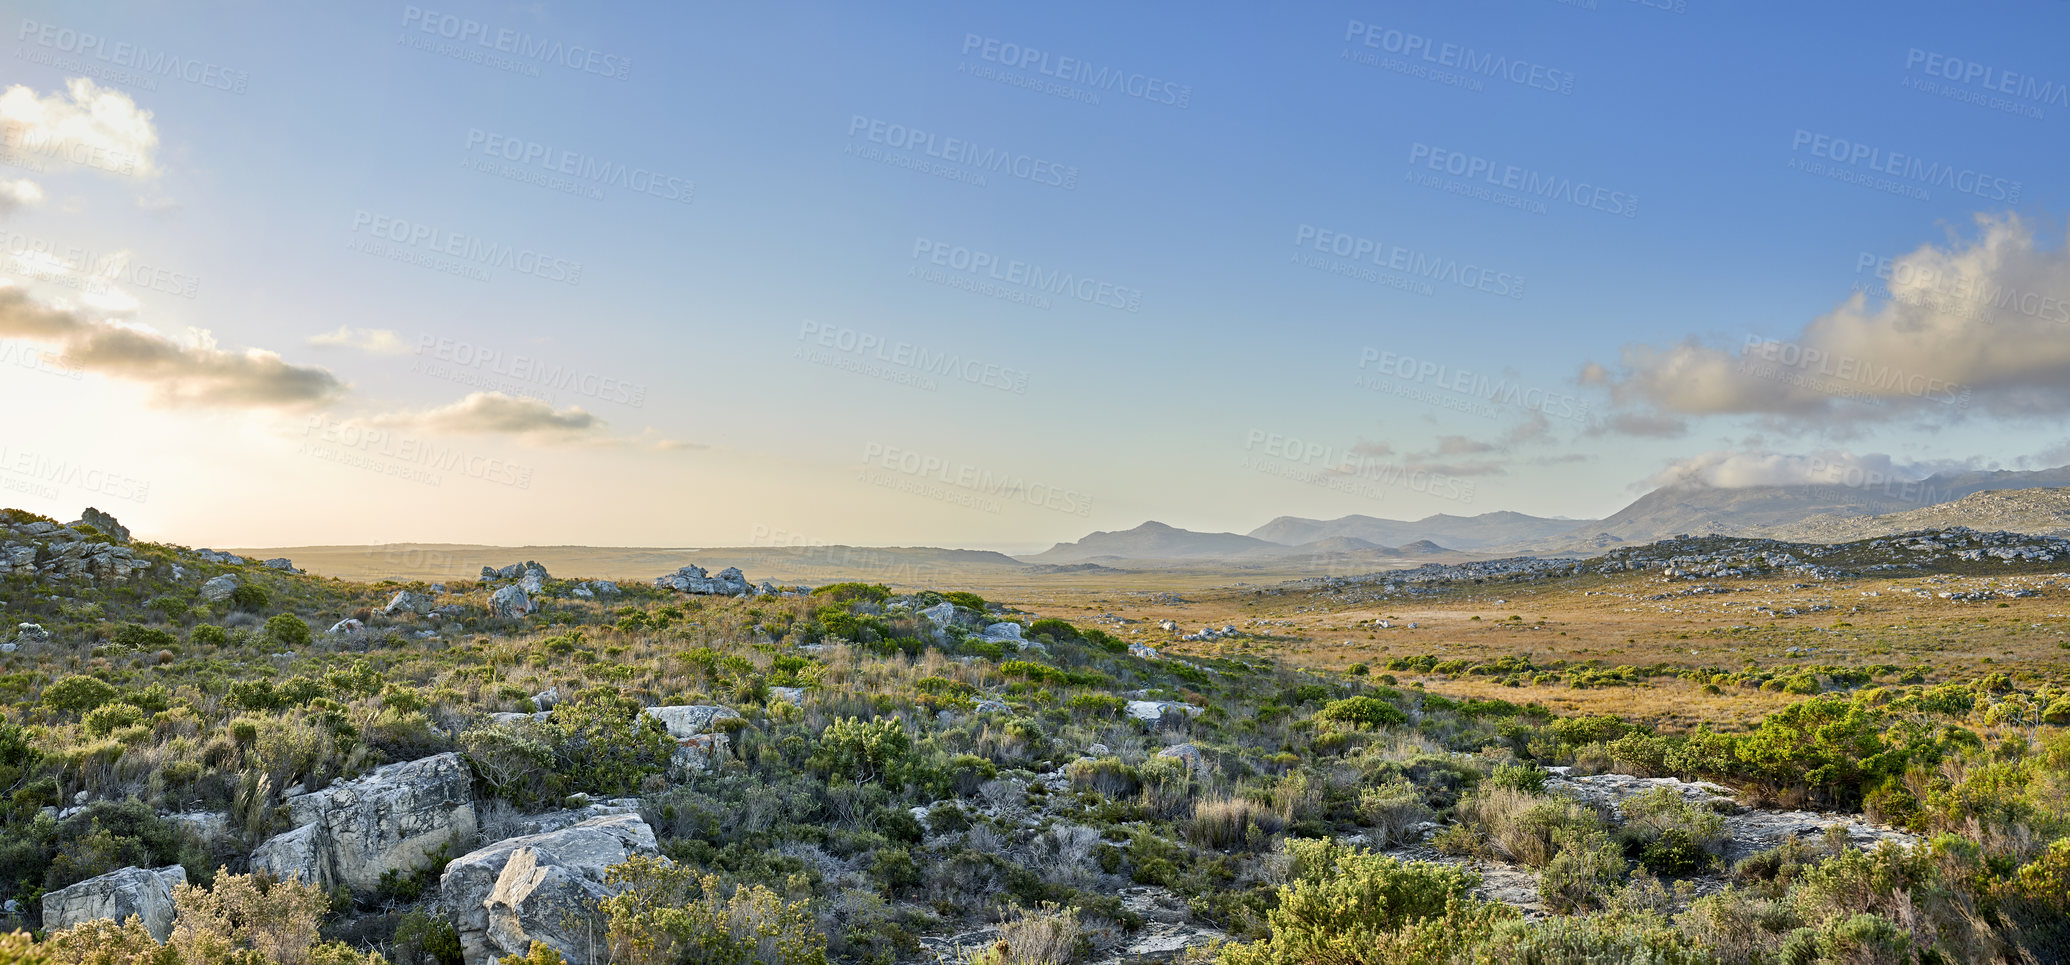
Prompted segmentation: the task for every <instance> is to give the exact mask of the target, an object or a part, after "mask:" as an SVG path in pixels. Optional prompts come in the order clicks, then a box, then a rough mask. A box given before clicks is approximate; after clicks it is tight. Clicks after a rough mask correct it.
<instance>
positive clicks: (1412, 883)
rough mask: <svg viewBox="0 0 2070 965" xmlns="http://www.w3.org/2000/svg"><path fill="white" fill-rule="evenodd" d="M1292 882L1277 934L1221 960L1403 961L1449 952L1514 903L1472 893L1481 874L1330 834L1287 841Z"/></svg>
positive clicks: (1300, 964) (1370, 964) (1281, 903)
mask: <svg viewBox="0 0 2070 965" xmlns="http://www.w3.org/2000/svg"><path fill="white" fill-rule="evenodd" d="M1287 852H1288V855H1289V857H1290V858H1291V862H1290V868H1289V872H1288V878H1289V883H1288V884H1287V885H1285V886H1283V887H1281V888H1280V889H1279V900H1278V902H1277V904H1276V905H1275V907H1273V908H1272V909H1271V910H1270V911H1269V912H1267V913H1266V916H1265V922H1266V926H1267V928H1268V929H1270V937H1268V938H1267V939H1266V940H1264V941H1262V942H1256V943H1253V944H1250V945H1234V946H1229V947H1228V948H1226V949H1224V951H1223V952H1222V955H1221V957H1220V958H1219V959H1218V962H1219V965H1311V963H1320V962H1326V963H1332V965H1394V963H1398V962H1424V961H1443V960H1447V959H1446V958H1442V957H1440V955H1441V954H1442V953H1444V952H1446V951H1454V952H1456V951H1461V950H1465V949H1470V948H1471V947H1472V944H1473V943H1474V942H1475V941H1477V940H1478V939H1480V938H1481V937H1483V936H1485V935H1486V934H1488V933H1489V932H1490V931H1491V930H1492V928H1493V926H1494V925H1495V923H1496V922H1498V921H1500V920H1502V919H1504V918H1506V917H1509V916H1511V915H1513V914H1514V912H1511V911H1509V910H1508V909H1505V908H1501V907H1499V906H1494V905H1490V904H1488V903H1485V902H1479V901H1475V900H1473V899H1472V898H1471V897H1469V896H1470V894H1471V892H1472V890H1473V888H1474V886H1475V885H1477V884H1479V883H1480V876H1479V875H1477V874H1475V873H1474V872H1472V871H1470V870H1467V869H1465V868H1461V867H1458V866H1456V865H1449V864H1442V863H1438V862H1430V861H1403V860H1401V859H1399V858H1392V857H1386V856H1383V855H1377V854H1374V853H1372V852H1370V851H1366V850H1363V849H1354V848H1348V847H1345V846H1343V845H1340V844H1337V843H1336V842H1333V841H1328V840H1292V841H1289V842H1287Z"/></svg>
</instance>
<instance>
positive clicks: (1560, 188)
mask: <svg viewBox="0 0 2070 965" xmlns="http://www.w3.org/2000/svg"><path fill="white" fill-rule="evenodd" d="M1419 168H1420V169H1423V170H1419ZM1426 171H1434V172H1437V173H1436V174H1431V173H1426ZM1444 175H1449V177H1446V176H1444ZM1408 179H1409V180H1410V181H1411V182H1414V183H1416V184H1418V185H1421V186H1423V187H1426V188H1434V189H1436V190H1439V191H1444V192H1446V193H1447V194H1457V195H1462V196H1465V197H1470V198H1474V199H1476V200H1480V201H1487V202H1490V203H1493V204H1500V205H1504V206H1506V207H1511V208H1522V209H1524V210H1526V211H1529V212H1531V213H1532V214H1545V213H1546V212H1548V211H1549V210H1551V208H1550V205H1549V204H1548V202H1550V203H1552V204H1566V205H1571V206H1573V207H1576V208H1585V209H1588V210H1590V211H1601V212H1603V213H1604V214H1612V215H1619V216H1622V217H1626V218H1631V217H1636V216H1637V215H1638V213H1639V196H1638V195H1637V194H1635V193H1632V192H1629V191H1618V190H1615V189H1612V188H1609V187H1605V186H1603V185H1600V184H1596V183H1593V182H1590V181H1577V180H1575V179H1573V178H1568V177H1563V176H1561V175H1556V174H1551V173H1548V172H1545V171H1539V170H1535V169H1532V168H1528V167H1524V166H1522V165H1517V164H1504V163H1500V162H1497V161H1495V160H1493V159H1491V158H1486V157H1482V156H1480V155H1478V154H1468V153H1466V152H1464V151H1455V150H1451V149H1449V148H1444V147H1439V146H1436V145H1431V144H1425V143H1423V142H1422V141H1417V142H1415V143H1413V144H1411V145H1409V175H1408Z"/></svg>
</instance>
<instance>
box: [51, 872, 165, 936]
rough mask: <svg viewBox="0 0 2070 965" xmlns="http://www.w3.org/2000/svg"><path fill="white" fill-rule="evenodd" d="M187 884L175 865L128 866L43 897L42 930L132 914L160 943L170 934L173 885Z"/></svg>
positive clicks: (121, 917) (118, 918)
mask: <svg viewBox="0 0 2070 965" xmlns="http://www.w3.org/2000/svg"><path fill="white" fill-rule="evenodd" d="M186 883H187V869H185V868H182V867H180V866H179V865H176V864H175V865H167V866H165V867H163V868H157V869H146V868H138V867H135V866H131V867H128V868H123V869H121V870H119V871H110V872H108V873H107V874H104V875H101V876H100V877H98V878H88V879H86V880H85V881H82V882H80V883H78V884H76V885H73V886H71V887H69V888H60V889H58V890H56V891H52V892H48V893H45V894H44V896H43V927H45V928H49V929H53V930H55V929H59V928H70V927H71V926H73V925H77V924H79V923H81V922H88V921H93V920H95V919H99V918H108V919H113V920H115V921H118V922H120V921H126V920H128V919H129V916H131V915H135V916H137V917H138V918H141V919H143V922H144V930H145V931H148V932H150V933H151V937H152V938H156V939H158V940H159V941H164V940H165V939H166V936H168V935H171V934H172V926H173V901H172V890H173V886H174V885H183V884H186Z"/></svg>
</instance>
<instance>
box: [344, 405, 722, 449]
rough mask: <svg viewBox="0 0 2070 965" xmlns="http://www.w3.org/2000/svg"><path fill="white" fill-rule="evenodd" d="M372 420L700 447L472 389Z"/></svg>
mask: <svg viewBox="0 0 2070 965" xmlns="http://www.w3.org/2000/svg"><path fill="white" fill-rule="evenodd" d="M373 422H374V424H376V425H385V426H402V427H408V428H412V429H417V430H421V431H424V432H436V433H446V434H449V435H508V436H516V437H518V438H519V439H522V440H524V441H526V442H530V443H534V444H538V445H549V446H568V445H576V446H625V447H636V448H644V449H654V450H657V451H672V450H680V449H697V448H703V447H702V446H696V445H692V444H690V443H686V442H681V441H678V440H674V439H668V438H665V437H663V436H661V435H660V434H659V433H658V432H656V431H655V430H653V429H651V428H649V429H645V430H643V431H642V432H641V433H640V434H639V435H638V436H635V437H631V438H625V437H620V436H614V435H612V434H611V433H610V428H609V426H608V425H607V424H606V423H605V422H604V420H602V419H600V418H598V417H597V416H596V415H594V414H592V413H590V412H589V411H587V410H585V409H583V408H582V407H581V406H569V407H568V408H565V409H556V408H554V407H553V406H552V405H550V404H548V403H546V402H543V401H540V400H538V399H521V398H517V397H515V396H510V395H505V394H503V393H501V392H474V393H470V394H469V395H468V396H467V397H466V398H463V399H461V400H459V401H458V402H454V403H451V404H449V405H444V406H440V407H438V408H435V409H426V410H422V411H415V412H393V413H389V414H387V415H383V416H378V417H376V418H375V419H374V420H373Z"/></svg>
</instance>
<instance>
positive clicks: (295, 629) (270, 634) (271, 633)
mask: <svg viewBox="0 0 2070 965" xmlns="http://www.w3.org/2000/svg"><path fill="white" fill-rule="evenodd" d="M312 638H313V634H311V633H310V631H309V624H307V623H304V622H302V618H301V617H298V616H296V615H294V614H292V613H280V614H275V615H274V616H273V618H272V619H270V620H267V621H266V639H268V640H271V641H273V642H274V643H275V644H276V645H278V646H282V647H287V648H290V649H292V648H296V647H306V646H308V645H309V641H310V640H311V639H312Z"/></svg>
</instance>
